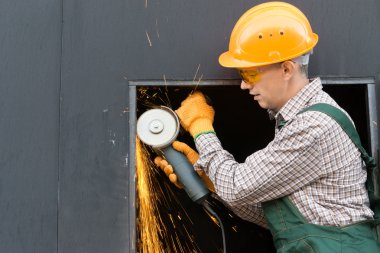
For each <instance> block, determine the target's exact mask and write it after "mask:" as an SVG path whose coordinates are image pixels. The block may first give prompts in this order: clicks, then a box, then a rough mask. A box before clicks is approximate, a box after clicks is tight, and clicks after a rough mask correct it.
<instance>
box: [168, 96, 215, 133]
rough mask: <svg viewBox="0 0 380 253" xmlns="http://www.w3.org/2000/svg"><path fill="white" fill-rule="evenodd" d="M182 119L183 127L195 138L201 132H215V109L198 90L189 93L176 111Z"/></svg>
mask: <svg viewBox="0 0 380 253" xmlns="http://www.w3.org/2000/svg"><path fill="white" fill-rule="evenodd" d="M175 112H176V113H177V115H178V117H179V119H180V121H181V125H182V127H183V128H184V129H185V130H186V131H188V132H189V133H190V134H191V136H193V138H194V139H196V138H197V137H198V136H199V135H200V134H202V133H207V132H214V127H213V126H212V124H213V122H214V115H215V111H214V108H212V106H210V105H208V104H207V102H206V99H205V97H204V95H203V94H202V93H201V92H199V91H196V92H194V93H193V94H192V95H189V96H188V97H187V98H186V99H185V100H184V101H182V103H181V106H180V107H179V108H178V109H177V110H176V111H175Z"/></svg>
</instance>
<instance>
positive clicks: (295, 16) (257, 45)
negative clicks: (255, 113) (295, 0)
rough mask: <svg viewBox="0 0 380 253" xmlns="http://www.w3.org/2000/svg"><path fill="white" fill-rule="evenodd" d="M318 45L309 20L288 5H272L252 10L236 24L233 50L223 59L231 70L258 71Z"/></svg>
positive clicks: (221, 60)
mask: <svg viewBox="0 0 380 253" xmlns="http://www.w3.org/2000/svg"><path fill="white" fill-rule="evenodd" d="M317 42H318V35H317V34H315V33H313V31H312V29H311V26H310V23H309V21H308V20H307V18H306V16H305V15H304V14H303V13H302V12H301V11H300V10H299V9H297V8H296V7H294V6H293V5H291V4H288V3H284V2H268V3H264V4H259V5H256V6H255V7H253V8H251V9H250V10H248V11H247V12H246V13H244V14H243V16H241V17H240V19H239V20H238V21H237V23H236V24H235V27H234V29H233V30H232V33H231V38H230V45H229V50H228V51H227V52H225V53H223V54H221V55H220V56H219V63H220V64H221V65H222V66H224V67H228V68H249V67H257V66H263V65H268V64H273V63H277V62H282V61H285V60H290V59H293V58H296V57H298V56H301V55H303V54H305V53H308V52H309V51H311V50H312V49H313V47H314V46H315V45H316V44H317Z"/></svg>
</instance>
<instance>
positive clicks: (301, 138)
mask: <svg viewBox="0 0 380 253" xmlns="http://www.w3.org/2000/svg"><path fill="white" fill-rule="evenodd" d="M315 103H328V104H331V105H333V106H336V107H338V108H340V107H339V106H338V105H337V104H336V102H335V101H334V100H333V99H332V98H331V97H330V96H329V95H328V94H327V93H325V92H324V91H323V90H322V84H321V81H320V79H319V78H316V79H314V80H313V81H312V82H310V83H309V84H308V85H306V86H305V87H304V88H303V89H302V90H301V91H300V92H299V93H298V94H297V95H296V96H295V97H293V98H292V99H291V100H289V101H288V102H287V103H286V104H285V105H284V106H283V107H282V108H281V110H280V111H279V112H277V113H274V112H272V111H269V113H270V116H271V117H272V118H274V119H275V120H276V123H277V124H276V125H278V122H280V121H283V120H285V121H287V124H286V125H285V126H284V127H282V128H281V129H278V128H276V130H275V137H274V139H273V141H271V142H270V143H269V144H268V146H267V147H265V148H264V149H262V150H259V151H257V152H255V153H253V154H252V155H250V156H248V157H247V158H246V160H245V162H244V163H237V162H236V161H235V160H234V157H233V156H232V155H231V154H230V153H228V152H227V151H226V150H224V149H223V148H222V145H221V143H220V141H219V139H218V138H217V136H216V135H215V134H212V133H209V134H204V135H201V136H200V137H198V138H197V140H196V147H197V149H198V151H199V153H200V158H199V160H198V161H197V163H196V164H195V168H196V169H204V170H205V172H206V173H207V175H208V176H209V177H210V179H211V181H212V182H213V183H214V185H215V188H216V193H217V195H218V197H219V198H220V199H221V200H222V201H223V202H224V203H225V204H226V205H227V206H229V208H230V209H231V210H232V211H233V212H235V213H236V214H237V215H239V216H240V217H241V218H243V219H246V220H248V221H251V222H254V223H256V224H259V225H261V226H264V227H266V223H265V219H264V215H263V211H262V209H261V204H260V203H262V202H266V201H269V200H274V199H277V198H281V197H283V196H289V198H290V200H291V201H292V202H293V203H294V205H295V206H296V207H297V208H298V210H299V211H300V212H301V214H302V215H303V216H304V217H305V219H306V221H307V222H310V223H314V224H319V225H325V226H344V225H348V224H352V223H354V222H358V221H361V220H367V219H372V218H373V212H372V210H371V209H370V208H369V200H368V194H367V191H366V188H365V181H366V177H367V174H366V170H365V165H364V163H363V161H362V159H361V158H360V152H359V151H358V149H357V148H356V147H355V145H354V144H353V143H352V141H351V140H350V139H349V137H348V136H347V135H346V133H345V132H344V131H343V130H342V128H341V127H340V125H339V124H338V123H337V122H336V121H335V120H333V119H332V118H330V117H329V116H327V115H326V114H324V113H321V112H315V111H308V112H304V113H302V114H299V115H297V113H298V112H299V111H301V110H302V109H303V108H305V107H307V106H310V105H312V104H315ZM340 109H341V108H340Z"/></svg>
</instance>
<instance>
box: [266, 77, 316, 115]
mask: <svg viewBox="0 0 380 253" xmlns="http://www.w3.org/2000/svg"><path fill="white" fill-rule="evenodd" d="M321 90H322V82H321V79H320V78H319V77H318V78H315V79H313V80H312V81H311V82H310V83H309V84H308V85H306V86H305V87H303V88H302V89H301V90H300V91H299V92H298V93H297V94H296V95H295V96H294V97H293V98H291V99H290V100H288V102H286V104H285V105H284V106H283V107H282V108H281V109H280V111H278V112H277V113H276V112H274V111H273V110H268V113H269V118H270V119H276V120H286V121H287V120H290V119H292V118H293V117H294V116H295V115H296V114H297V113H298V112H299V111H301V110H302V109H303V108H305V107H306V105H307V104H308V102H309V101H310V100H311V99H312V98H313V97H314V96H315V95H316V94H317V93H318V92H319V91H321Z"/></svg>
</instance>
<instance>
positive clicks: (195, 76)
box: [193, 63, 201, 81]
mask: <svg viewBox="0 0 380 253" xmlns="http://www.w3.org/2000/svg"><path fill="white" fill-rule="evenodd" d="M200 67H201V64H200V63H199V64H198V68H197V71H195V75H194V78H193V81H195V78H197V74H198V71H199V68H200Z"/></svg>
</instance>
